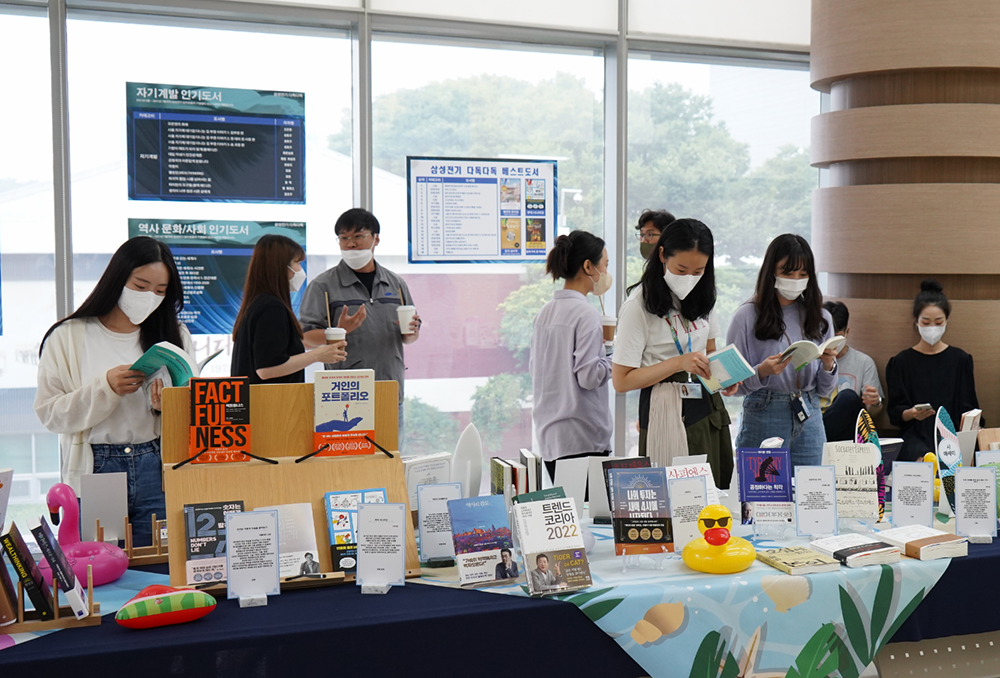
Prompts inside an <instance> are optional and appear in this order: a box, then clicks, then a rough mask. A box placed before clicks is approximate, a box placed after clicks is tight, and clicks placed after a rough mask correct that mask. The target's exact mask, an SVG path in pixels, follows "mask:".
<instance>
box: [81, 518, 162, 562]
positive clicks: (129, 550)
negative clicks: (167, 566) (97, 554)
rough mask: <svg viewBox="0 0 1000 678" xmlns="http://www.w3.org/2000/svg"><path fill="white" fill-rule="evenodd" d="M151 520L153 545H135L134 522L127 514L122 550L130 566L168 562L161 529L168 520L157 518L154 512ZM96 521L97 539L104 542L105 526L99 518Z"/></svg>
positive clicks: (95, 532)
mask: <svg viewBox="0 0 1000 678" xmlns="http://www.w3.org/2000/svg"><path fill="white" fill-rule="evenodd" d="M150 522H151V523H152V530H153V545H152V546H133V545H132V523H131V522H129V519H128V516H125V533H124V534H125V548H123V549H122V551H124V552H125V555H126V556H127V557H128V565H129V567H134V566H136V565H159V564H160V563H165V562H167V558H168V555H167V553H168V552H167V545H166V544H164V543H163V539H162V537H161V536H160V531H161V529H163V528H165V527H166V526H167V521H166V520H157V519H156V514H155V513H154V514H153V516H152V518H151V519H150ZM94 523H95V527H96V529H95V531H94V534H96V535H97V541H99V542H103V541H104V528H103V527H102V526H101V520H100V519H99V518H98V519H97V520H95V521H94Z"/></svg>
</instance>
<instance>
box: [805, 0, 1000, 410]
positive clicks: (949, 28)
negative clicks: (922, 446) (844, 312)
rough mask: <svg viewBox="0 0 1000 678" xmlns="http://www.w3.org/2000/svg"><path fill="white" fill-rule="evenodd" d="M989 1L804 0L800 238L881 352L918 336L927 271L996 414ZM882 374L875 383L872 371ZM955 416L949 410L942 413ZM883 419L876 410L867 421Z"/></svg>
mask: <svg viewBox="0 0 1000 678" xmlns="http://www.w3.org/2000/svg"><path fill="white" fill-rule="evenodd" d="M998 35H1000V2H997V1H996V0H965V1H963V2H957V3H948V2H940V0H813V2H812V55H811V66H810V68H811V81H812V86H813V88H815V89H817V90H820V91H824V92H830V95H831V96H830V111H829V112H826V113H824V114H823V115H820V116H817V117H816V118H814V120H813V127H812V150H811V157H812V163H813V165H814V166H816V167H824V168H828V169H829V172H828V173H827V177H826V179H827V180H826V182H825V187H824V188H821V189H818V190H817V191H816V192H815V195H814V196H813V232H812V240H813V247H814V249H815V251H816V258H817V264H818V268H819V270H821V271H826V272H827V273H828V274H829V275H828V285H827V294H828V296H829V297H836V298H840V299H841V300H842V301H844V302H845V303H846V304H847V306H848V308H849V309H850V311H851V328H852V330H851V340H852V341H851V343H852V345H853V346H855V347H856V348H858V349H859V350H862V351H864V352H865V353H868V354H869V355H871V356H872V357H873V358H875V361H876V363H877V364H878V366H879V371H880V373H881V374H882V376H883V380H884V370H885V364H886V362H887V361H888V359H889V358H890V357H891V356H893V355H895V354H896V353H898V352H899V351H901V350H902V349H904V348H906V347H908V346H912V345H914V344H915V343H916V342H917V335H916V334H915V332H914V331H913V327H912V320H913V319H912V313H911V306H912V300H913V297H914V296H915V295H916V294H917V292H918V291H919V289H920V281H921V280H922V279H923V278H926V277H935V278H937V279H938V280H939V281H940V282H941V283H942V284H943V285H944V286H945V293H946V294H947V295H948V296H949V299H950V300H951V301H952V307H953V310H952V317H951V319H950V320H949V323H948V325H949V329H948V333H947V334H946V335H945V341H946V342H948V343H950V344H953V345H956V346H959V347H960V348H963V349H964V350H966V351H968V352H969V353H971V354H972V355H973V357H974V359H975V364H976V386H977V392H978V395H979V400H980V405H981V406H982V408H983V410H984V415H985V417H986V420H987V423H988V424H989V425H991V426H997V425H1000V388H998V386H1000V347H998V345H997V341H996V337H997V336H998V333H997V332H998V330H1000V40H998V39H997V37H996V36H998ZM883 385H884V381H883ZM951 414H952V416H953V417H957V416H958V415H960V414H961V412H952V413H951ZM878 423H879V425H880V427H885V426H887V425H888V421H887V419H886V418H885V415H883V416H882V419H881V420H880V421H879V422H878Z"/></svg>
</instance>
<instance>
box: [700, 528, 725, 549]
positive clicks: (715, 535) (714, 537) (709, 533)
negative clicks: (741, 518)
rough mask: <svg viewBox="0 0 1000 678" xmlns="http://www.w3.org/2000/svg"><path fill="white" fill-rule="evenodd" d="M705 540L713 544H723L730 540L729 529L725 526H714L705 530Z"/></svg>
mask: <svg viewBox="0 0 1000 678" xmlns="http://www.w3.org/2000/svg"><path fill="white" fill-rule="evenodd" d="M705 541H707V542H708V543H709V544H711V545H712V546H722V545H723V544H725V543H726V542H727V541H729V530H727V529H726V528H724V527H713V528H711V529H708V530H705Z"/></svg>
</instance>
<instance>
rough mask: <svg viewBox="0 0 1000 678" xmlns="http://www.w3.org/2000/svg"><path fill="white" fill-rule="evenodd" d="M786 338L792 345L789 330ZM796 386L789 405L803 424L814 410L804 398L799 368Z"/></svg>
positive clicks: (793, 413) (800, 321)
mask: <svg viewBox="0 0 1000 678" xmlns="http://www.w3.org/2000/svg"><path fill="white" fill-rule="evenodd" d="M796 310H798V307H796ZM799 332H800V333H801V334H805V333H804V332H803V331H802V315H801V313H800V314H799ZM785 339H787V340H788V343H789V345H791V343H792V340H791V338H790V337H789V336H788V333H787V332H786V333H785ZM795 388H796V389H798V390H796V391H795V393H793V394H792V399H791V401H789V405H791V407H792V415H794V417H795V418H796V419H798V420H799V423H800V424H801V423H802V422H804V421H805V420H806V419H808V418H809V416H810V415H811V414H812V411H811V410H810V409H809V404H808V403H806V401H805V400H804V399H803V398H802V377H801V376H800V375H799V373H798V370H796V372H795Z"/></svg>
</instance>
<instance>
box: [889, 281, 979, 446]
mask: <svg viewBox="0 0 1000 678" xmlns="http://www.w3.org/2000/svg"><path fill="white" fill-rule="evenodd" d="M943 290H944V288H942V287H941V284H940V283H939V282H938V281H936V280H925V281H924V282H923V283H921V285H920V294H918V295H917V298H916V299H915V300H914V301H913V320H914V325H915V327H916V329H917V331H918V332H919V333H920V341H919V342H917V345H916V346H914V347H913V348H908V349H906V350H905V351H902V352H900V353H898V354H897V355H896V356H895V357H893V358H890V359H889V364H888V366H887V367H886V370H885V376H886V382H887V384H888V394H889V398H888V402H889V421H890V422H892V424H893V425H895V426H898V427H899V429H900V432H901V433H902V436H903V447H902V449H901V450H900V452H899V459H900V461H913V460H915V459H920V458H921V457H923V455H925V454H926V453H928V452H934V451H935V445H934V418H935V417H934V415H935V413H936V412H937V409H938V407H942V406H943V407H944V408H945V409H946V410H947V411H948V414H949V415H950V416H951V418H952V421H955V422H957V421H958V420H959V417H961V416H962V413H964V412H968V411H969V410H972V409H977V408H978V407H979V399H978V398H976V381H975V377H974V375H973V369H972V356H971V355H969V354H968V353H966V352H965V351H963V350H962V349H960V348H956V347H954V346H949V345H948V344H946V343H944V342H943V341H941V337H942V335H943V334H944V332H945V329H946V328H947V325H948V316H950V315H951V304H949V303H948V298H947V297H945V296H944V291H943ZM920 404H928V405H930V408H927V409H920V410H918V409H916V408H915V407H914V406H915V405H920Z"/></svg>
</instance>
